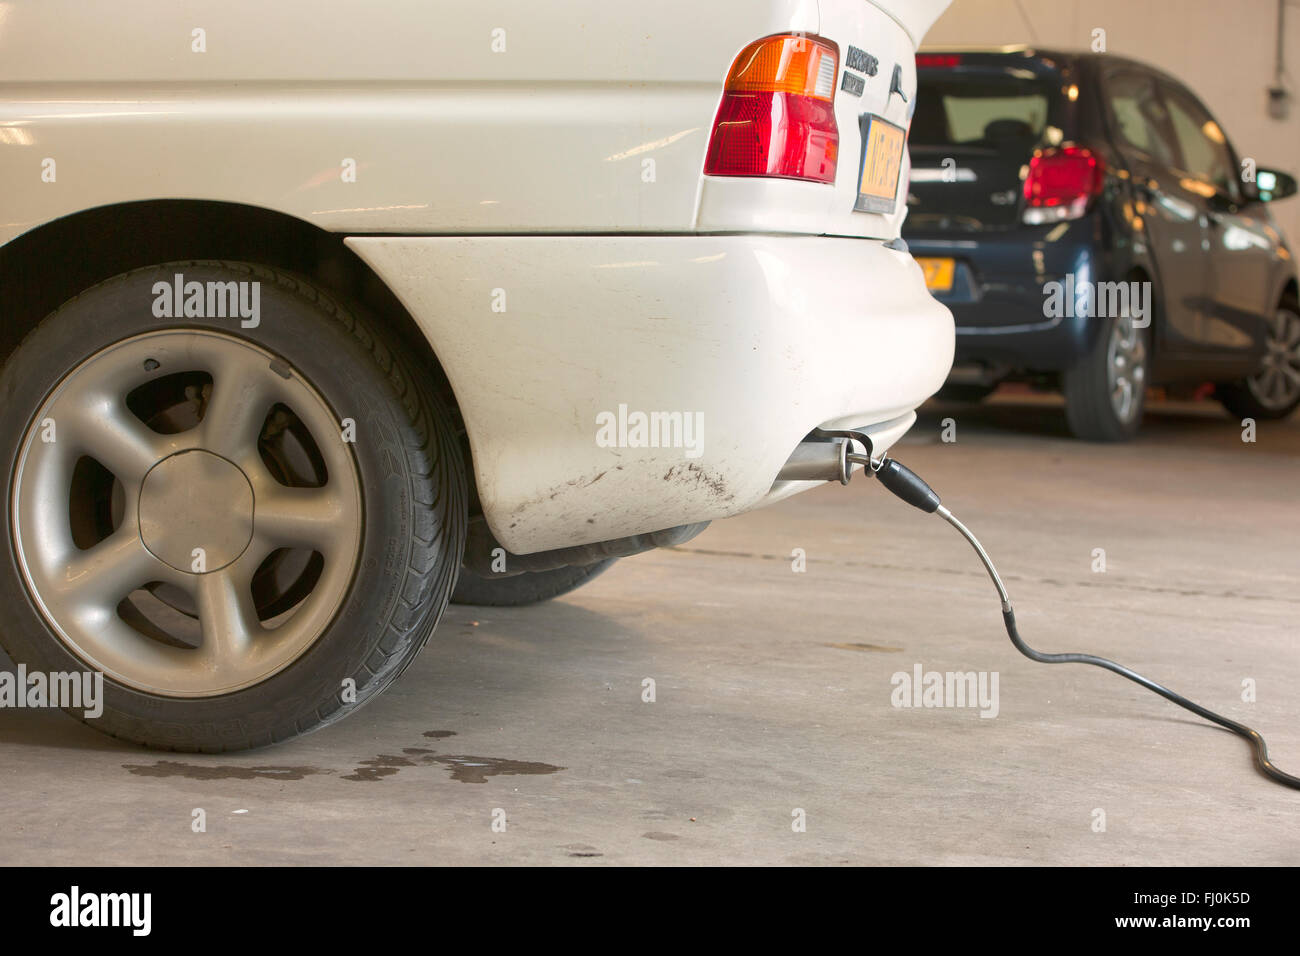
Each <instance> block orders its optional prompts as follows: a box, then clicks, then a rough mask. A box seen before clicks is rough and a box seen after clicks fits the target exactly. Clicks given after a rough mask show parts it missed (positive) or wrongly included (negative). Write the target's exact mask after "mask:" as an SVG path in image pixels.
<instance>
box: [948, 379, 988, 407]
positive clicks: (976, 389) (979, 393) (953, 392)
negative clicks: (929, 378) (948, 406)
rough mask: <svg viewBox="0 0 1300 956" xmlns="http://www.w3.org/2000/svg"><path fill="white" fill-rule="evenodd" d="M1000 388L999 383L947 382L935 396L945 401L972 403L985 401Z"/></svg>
mask: <svg viewBox="0 0 1300 956" xmlns="http://www.w3.org/2000/svg"><path fill="white" fill-rule="evenodd" d="M997 390H998V387H997V385H964V384H962V385H958V384H952V383H949V384H946V385H944V386H943V388H941V389H939V391H938V392H937V393H936V394H935V398H937V399H939V400H941V401H944V402H962V403H967V404H971V405H975V404H978V403H979V402H982V401H984V399H986V398H988V397H989V396H990V395H992V394H993V393H994V392H996V391H997Z"/></svg>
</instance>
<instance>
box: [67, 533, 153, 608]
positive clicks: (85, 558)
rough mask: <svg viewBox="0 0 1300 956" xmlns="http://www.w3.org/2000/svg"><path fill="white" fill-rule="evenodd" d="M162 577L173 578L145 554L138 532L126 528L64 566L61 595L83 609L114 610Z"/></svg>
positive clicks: (149, 555)
mask: <svg viewBox="0 0 1300 956" xmlns="http://www.w3.org/2000/svg"><path fill="white" fill-rule="evenodd" d="M159 577H167V578H171V577H172V575H170V574H167V573H166V571H165V568H164V566H163V565H162V562H160V561H159V560H158V559H157V558H155V557H154V556H153V555H152V554H150V553H149V552H148V550H146V548H145V546H144V545H143V544H142V543H141V542H140V536H139V534H138V533H137V531H136V529H135V528H134V527H130V528H128V527H126V526H123V527H122V528H120V529H118V530H117V531H115V532H114V533H113V534H111V535H109V536H108V537H107V538H105V539H104V540H103V541H101V542H99V544H97V545H95V546H94V547H91V548H88V549H87V550H85V551H80V552H77V553H76V554H74V555H72V556H71V557H70V558H69V559H68V560H67V561H66V562H65V563H64V565H63V568H62V571H61V572H60V573H59V576H58V595H59V597H60V599H61V600H63V601H67V602H69V603H72V604H76V605H80V606H83V607H84V606H94V607H98V608H107V609H112V608H115V607H116V606H117V605H118V603H119V602H120V601H121V600H122V599H123V598H124V597H126V596H127V595H128V594H130V593H131V592H132V591H134V590H135V589H136V588H138V587H140V586H141V585H144V584H148V583H149V582H150V581H151V580H155V579H157V578H159Z"/></svg>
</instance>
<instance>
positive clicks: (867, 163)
mask: <svg viewBox="0 0 1300 956" xmlns="http://www.w3.org/2000/svg"><path fill="white" fill-rule="evenodd" d="M861 126H862V175H861V177H860V178H859V179H858V201H857V202H856V203H855V204H854V206H853V208H854V209H856V210H858V211H859V212H879V213H885V214H889V213H892V212H893V211H894V207H895V205H896V202H897V196H898V174H899V172H900V171H901V170H902V168H903V146H904V143H905V142H906V140H907V131H906V130H904V129H903V128H902V127H901V126H895V125H894V124H893V123H891V122H889V121H888V120H883V119H881V118H880V117H879V116H873V115H872V114H870V113H867V114H866V115H864V116H863V117H862V120H861Z"/></svg>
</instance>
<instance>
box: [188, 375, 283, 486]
mask: <svg viewBox="0 0 1300 956" xmlns="http://www.w3.org/2000/svg"><path fill="white" fill-rule="evenodd" d="M258 371H259V372H260V370H258ZM274 400H275V395H274V391H273V389H272V387H271V383H270V382H269V381H268V380H267V377H266V375H264V374H259V373H258V372H254V371H252V370H250V369H249V368H247V367H241V366H240V365H239V364H237V363H235V362H230V361H224V362H221V363H219V364H218V365H217V368H216V372H215V374H214V375H213V381H212V396H211V397H210V398H209V399H208V403H207V407H206V408H205V409H204V412H203V421H202V423H201V424H200V426H199V428H200V436H201V443H202V446H203V447H204V448H206V449H207V450H209V451H211V452H213V453H214V454H218V455H221V456H222V457H223V458H226V459H228V460H230V461H233V462H236V463H237V464H239V463H243V462H247V461H250V460H253V459H255V458H256V457H257V439H258V436H259V435H260V433H261V430H262V423H263V422H264V421H265V420H266V414H267V412H268V411H269V410H270V408H271V405H272V404H273V402H274Z"/></svg>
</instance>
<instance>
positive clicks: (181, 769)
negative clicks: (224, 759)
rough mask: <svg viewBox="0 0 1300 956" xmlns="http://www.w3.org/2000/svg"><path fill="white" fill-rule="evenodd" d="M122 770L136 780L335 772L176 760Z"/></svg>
mask: <svg viewBox="0 0 1300 956" xmlns="http://www.w3.org/2000/svg"><path fill="white" fill-rule="evenodd" d="M122 767H123V769H125V770H127V771H129V772H130V773H133V774H135V775H136V776H137V777H185V778H186V779H188V780H301V779H302V778H303V777H314V776H316V775H318V774H329V773H333V772H334V771H333V770H323V769H321V768H320V767H232V766H229V765H225V764H207V765H205V764H193V763H181V762H179V761H177V760H158V761H156V762H154V763H152V764H134V763H124V764H122Z"/></svg>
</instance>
